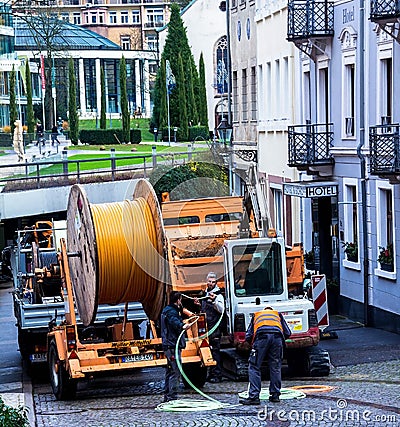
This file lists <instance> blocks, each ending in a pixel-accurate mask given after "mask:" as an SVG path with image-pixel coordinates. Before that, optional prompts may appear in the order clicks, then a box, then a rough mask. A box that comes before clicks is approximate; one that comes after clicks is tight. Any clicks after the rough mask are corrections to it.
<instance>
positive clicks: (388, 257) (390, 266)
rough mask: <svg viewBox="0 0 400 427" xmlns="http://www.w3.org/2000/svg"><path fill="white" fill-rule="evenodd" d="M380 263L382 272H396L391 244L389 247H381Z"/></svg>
mask: <svg viewBox="0 0 400 427" xmlns="http://www.w3.org/2000/svg"><path fill="white" fill-rule="evenodd" d="M378 262H379V264H380V265H381V270H384V271H393V270H394V259H393V245H392V244H389V245H387V247H386V248H385V247H383V246H379V256H378Z"/></svg>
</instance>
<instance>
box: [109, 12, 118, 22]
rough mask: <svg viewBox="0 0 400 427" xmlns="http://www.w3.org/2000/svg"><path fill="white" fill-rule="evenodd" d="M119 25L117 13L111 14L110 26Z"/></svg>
mask: <svg viewBox="0 0 400 427" xmlns="http://www.w3.org/2000/svg"><path fill="white" fill-rule="evenodd" d="M116 23H117V12H110V24H116Z"/></svg>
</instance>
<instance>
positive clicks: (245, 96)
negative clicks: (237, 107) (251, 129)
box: [242, 68, 249, 121]
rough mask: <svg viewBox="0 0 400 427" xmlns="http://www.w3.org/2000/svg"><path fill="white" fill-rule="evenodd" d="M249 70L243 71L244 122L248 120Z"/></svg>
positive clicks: (244, 69)
mask: <svg viewBox="0 0 400 427" xmlns="http://www.w3.org/2000/svg"><path fill="white" fill-rule="evenodd" d="M248 108H249V107H248V101H247V69H246V68H243V70H242V121H247V120H248V118H249V117H248Z"/></svg>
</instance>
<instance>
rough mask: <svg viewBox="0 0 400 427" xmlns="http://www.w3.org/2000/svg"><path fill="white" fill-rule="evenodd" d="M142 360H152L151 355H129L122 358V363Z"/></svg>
mask: <svg viewBox="0 0 400 427" xmlns="http://www.w3.org/2000/svg"><path fill="white" fill-rule="evenodd" d="M143 360H153V355H152V354H151V353H146V354H130V355H129V356H123V357H122V362H123V363H127V362H141V361H143Z"/></svg>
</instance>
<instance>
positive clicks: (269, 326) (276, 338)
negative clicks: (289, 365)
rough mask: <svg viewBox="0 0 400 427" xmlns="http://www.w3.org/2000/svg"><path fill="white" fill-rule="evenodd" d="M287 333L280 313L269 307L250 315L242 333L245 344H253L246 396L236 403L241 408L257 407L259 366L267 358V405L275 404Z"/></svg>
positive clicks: (289, 332)
mask: <svg viewBox="0 0 400 427" xmlns="http://www.w3.org/2000/svg"><path fill="white" fill-rule="evenodd" d="M290 334H291V331H290V329H289V326H288V325H287V323H286V321H285V319H284V318H283V316H282V314H281V313H278V311H276V310H274V309H273V308H272V307H269V306H268V307H265V309H264V310H261V311H258V312H256V313H254V316H253V318H252V320H251V322H250V325H249V327H248V329H247V332H246V342H249V343H250V342H251V341H253V346H252V350H251V352H250V356H249V382H250V386H249V396H248V397H247V398H243V399H240V400H239V403H241V404H243V405H259V404H260V391H261V364H262V362H263V360H264V359H265V358H266V357H267V358H268V366H269V373H270V384H269V393H270V396H269V401H270V402H274V403H275V402H279V401H280V399H279V396H280V394H281V368H282V356H283V346H284V342H285V339H286V338H289V336H290Z"/></svg>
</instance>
